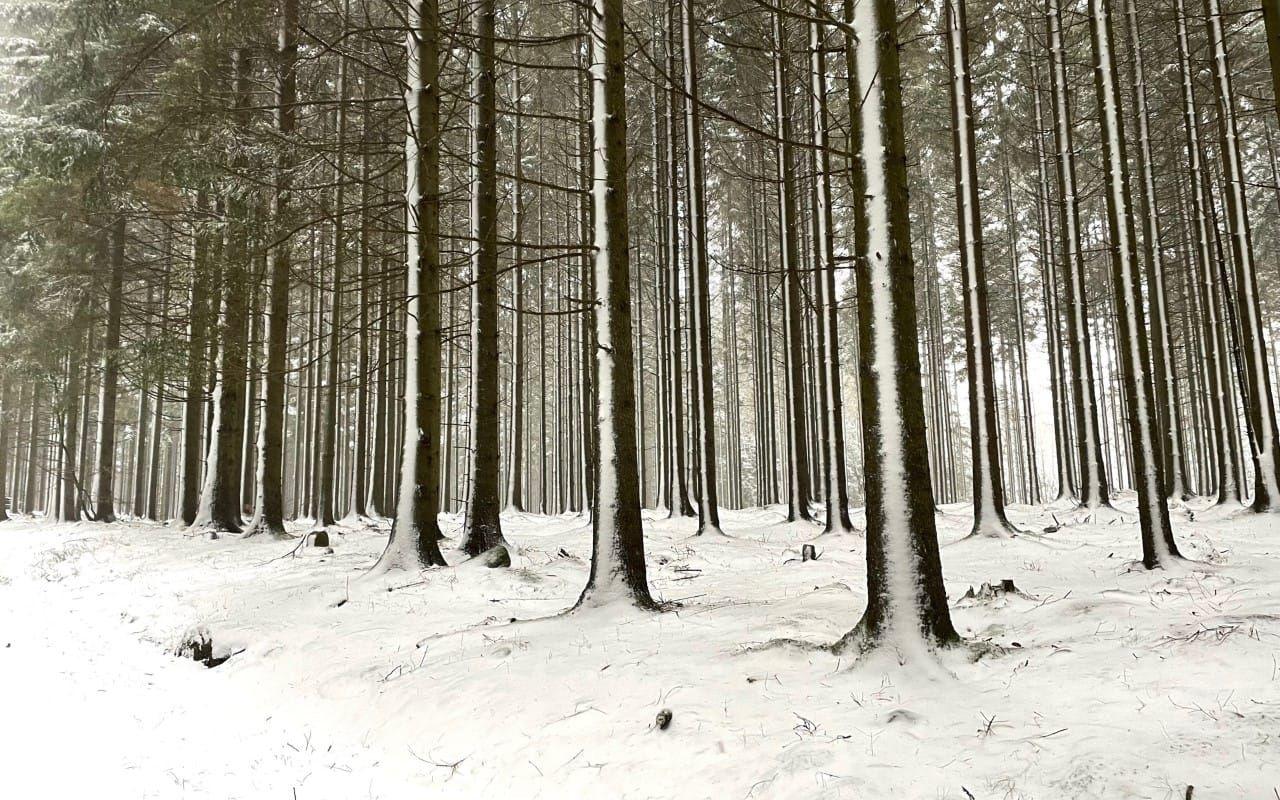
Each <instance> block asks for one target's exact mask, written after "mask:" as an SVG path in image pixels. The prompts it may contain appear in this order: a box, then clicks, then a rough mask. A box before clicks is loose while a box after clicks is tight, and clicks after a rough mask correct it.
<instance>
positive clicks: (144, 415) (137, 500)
mask: <svg viewBox="0 0 1280 800" xmlns="http://www.w3.org/2000/svg"><path fill="white" fill-rule="evenodd" d="M166 267H167V265H166ZM153 302H155V289H154V287H151V286H148V287H147V307H148V308H150V307H151V304H152V303H153ZM142 337H143V339H150V338H151V318H150V317H148V318H147V320H146V322H144V323H143V326H142ZM147 377H148V376H146V375H143V376H140V378H139V380H138V423H137V425H136V426H135V431H134V434H133V492H132V494H133V502H132V503H131V504H130V512H131V513H132V514H133V515H134V516H135V517H141V516H142V515H143V514H145V513H146V510H147V498H146V488H147V481H146V475H147V456H148V455H149V454H150V452H151V448H150V446H149V445H148V437H147V433H148V430H147V427H148V425H149V424H150V420H149V419H148V418H149V417H150V416H151V392H150V391H149V390H148V389H149V387H148V386H147ZM162 383H163V382H160V383H158V384H157V386H158V387H159V388H158V390H157V391H156V396H157V398H158V397H160V396H161V395H163V394H164V391H163V386H162V385H161V384H162Z"/></svg>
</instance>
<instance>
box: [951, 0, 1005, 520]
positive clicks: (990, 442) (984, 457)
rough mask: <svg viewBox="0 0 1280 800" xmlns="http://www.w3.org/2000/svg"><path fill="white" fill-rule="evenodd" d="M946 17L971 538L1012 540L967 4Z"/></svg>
mask: <svg viewBox="0 0 1280 800" xmlns="http://www.w3.org/2000/svg"><path fill="white" fill-rule="evenodd" d="M944 13H945V15H946V26H947V57H948V63H949V64H950V67H951V128H952V137H951V141H952V147H953V149H954V153H955V178H956V219H957V222H956V229H957V231H958V233H959V239H960V286H961V295H962V297H963V301H964V303H963V305H964V320H965V331H966V334H967V335H966V336H965V361H966V365H967V367H968V372H969V443H970V451H971V454H972V458H973V470H972V471H973V530H972V532H971V535H974V536H1008V535H1010V534H1012V533H1013V532H1014V531H1013V526H1011V525H1010V524H1009V520H1008V518H1007V517H1006V516H1005V510H1004V476H1003V475H1002V473H1001V468H1000V438H999V429H998V428H997V427H996V386H995V361H994V359H993V357H992V352H991V315H990V313H989V312H988V310H987V274H986V264H985V262H984V259H983V253H982V209H981V207H980V206H979V200H978V194H979V184H978V154H977V146H976V144H975V136H974V130H973V82H972V78H971V77H970V76H969V29H968V26H967V24H966V21H965V8H964V0H947V3H946V11H945V12H944Z"/></svg>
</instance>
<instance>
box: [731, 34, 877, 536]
mask: <svg viewBox="0 0 1280 800" xmlns="http://www.w3.org/2000/svg"><path fill="white" fill-rule="evenodd" d="M824 33H825V29H824V27H823V26H822V25H821V24H819V23H818V22H816V21H814V22H810V23H809V79H810V90H811V91H812V109H813V119H812V128H813V145H814V150H815V152H814V159H815V163H816V164H817V173H816V174H815V175H814V184H815V186H814V189H815V193H816V201H817V203H816V207H815V208H814V224H815V228H814V252H815V254H816V255H817V260H816V261H817V263H816V265H815V266H816V274H815V275H814V282H815V284H816V286H817V288H818V297H817V311H818V329H819V331H820V332H821V334H822V337H821V338H822V352H821V353H820V354H819V356H820V358H821V365H820V367H819V368H820V369H821V371H822V376H823V378H824V380H823V381H822V385H823V387H824V388H825V390H826V397H825V398H824V402H823V404H822V405H823V408H824V409H825V412H826V420H825V423H826V430H827V435H826V437H825V438H824V441H823V442H822V445H823V447H824V448H825V454H826V458H824V459H823V465H824V469H825V473H824V475H823V483H824V485H825V491H824V492H823V499H824V500H825V502H826V507H827V511H826V527H825V530H826V532H828V533H832V532H835V533H847V532H849V531H852V530H853V522H852V521H850V519H849V486H848V475H847V469H846V466H845V451H844V401H843V399H842V397H841V394H842V392H841V387H842V382H841V378H840V333H839V329H838V327H837V325H836V304H837V300H838V298H837V297H836V251H835V230H834V228H835V225H834V221H833V219H832V199H831V148H830V142H829V134H828V128H829V127H830V120H829V119H828V111H827V57H826V49H825V45H826V36H825V35H824ZM735 339H736V328H735ZM726 363H727V364H729V365H730V366H733V365H734V364H735V363H736V359H735V358H734V356H733V355H732V354H731V355H729V356H728V360H727V362H726ZM735 375H736V373H735Z"/></svg>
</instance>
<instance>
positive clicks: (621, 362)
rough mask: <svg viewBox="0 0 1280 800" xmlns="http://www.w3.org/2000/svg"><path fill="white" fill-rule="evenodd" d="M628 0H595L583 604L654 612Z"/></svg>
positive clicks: (593, 17) (592, 72)
mask: <svg viewBox="0 0 1280 800" xmlns="http://www.w3.org/2000/svg"><path fill="white" fill-rule="evenodd" d="M622 9H623V0H593V3H592V13H591V96H592V140H593V145H594V146H593V148H592V149H593V152H594V153H595V167H594V169H593V170H592V173H593V175H592V198H593V200H594V205H595V280H594V281H593V284H594V286H595V292H596V294H595V297H594V302H593V308H594V313H593V315H592V316H593V318H594V320H595V329H596V330H595V333H596V340H597V342H598V346H597V347H596V348H595V360H596V380H597V384H596V407H595V422H596V425H597V426H598V428H599V435H598V436H596V437H595V439H594V440H595V442H596V448H597V454H596V456H597V457H596V459H595V461H596V464H597V468H598V469H599V476H598V480H596V481H595V511H594V513H593V514H592V550H591V572H590V574H589V575H588V577H587V585H586V587H585V588H584V589H583V590H582V595H581V597H579V598H578V603H577V605H576V606H575V608H583V607H593V606H601V605H605V604H607V603H628V604H631V605H635V606H639V607H640V608H654V607H655V604H654V602H653V599H652V598H651V597H650V595H649V584H648V579H647V576H646V574H645V562H644V535H643V531H642V528H641V520H640V487H639V475H638V473H637V467H636V447H635V444H636V435H635V386H634V383H633V373H632V364H631V296H630V292H631V280H630V274H629V273H630V263H629V258H628V241H627V122H626V110H625V109H626V91H625V86H624V81H625V78H624V75H625V73H624V67H625V62H624V57H625V48H624V42H623V36H622Z"/></svg>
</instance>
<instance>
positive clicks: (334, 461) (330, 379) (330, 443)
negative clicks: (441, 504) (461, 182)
mask: <svg viewBox="0 0 1280 800" xmlns="http://www.w3.org/2000/svg"><path fill="white" fill-rule="evenodd" d="M349 5H350V3H349V0H344V3H343V7H344V8H347V7H349ZM348 73H349V67H348V64H347V57H346V55H345V54H344V53H341V52H340V53H339V54H338V75H337V81H336V87H335V89H336V94H337V96H336V97H335V98H334V122H333V126H334V133H335V135H336V140H337V141H336V142H335V152H334V158H335V162H336V163H335V166H334V170H333V209H332V213H333V273H332V275H331V277H330V278H329V282H330V285H331V286H332V287H333V289H332V291H331V292H330V295H331V298H332V299H331V302H330V307H329V333H328V336H327V337H326V341H325V343H324V345H323V352H324V367H323V369H324V373H325V377H324V390H323V393H322V395H321V396H322V398H323V400H322V402H323V406H324V411H323V415H324V416H323V422H322V427H321V439H320V442H321V444H320V463H319V469H318V470H317V473H318V475H317V495H318V497H317V500H318V503H319V508H318V509H317V511H318V514H317V524H318V525H319V526H320V527H324V528H327V527H329V526H330V525H333V524H334V523H335V522H337V521H338V518H339V517H340V516H341V513H340V511H341V509H339V507H338V502H339V498H338V486H337V480H338V478H337V467H338V363H339V361H340V356H341V351H342V314H343V303H342V301H343V293H344V292H343V283H344V282H345V280H346V269H347V226H346V213H347V185H348V183H349V178H348V177H347V117H348V114H347V103H348V92H347V84H348Z"/></svg>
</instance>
